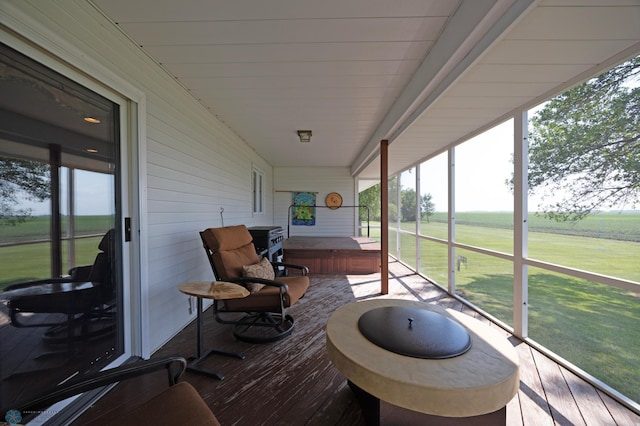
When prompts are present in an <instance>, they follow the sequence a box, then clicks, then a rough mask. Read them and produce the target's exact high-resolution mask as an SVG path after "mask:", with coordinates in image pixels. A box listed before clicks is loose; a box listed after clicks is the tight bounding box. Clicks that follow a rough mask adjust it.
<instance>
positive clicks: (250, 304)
mask: <svg viewBox="0 0 640 426" xmlns="http://www.w3.org/2000/svg"><path fill="white" fill-rule="evenodd" d="M200 237H201V238H202V243H203V244H204V249H205V251H206V253H207V258H208V259H209V262H210V263H211V268H212V269H213V274H214V275H215V277H216V279H217V280H218V281H227V282H233V283H238V284H241V285H243V286H245V287H247V289H248V290H249V291H250V292H251V294H250V295H249V296H247V297H245V298H241V299H226V300H217V301H214V304H213V307H214V315H215V318H216V321H218V322H220V323H223V324H233V325H234V327H233V334H234V336H235V337H236V338H237V339H239V340H242V341H245V342H250V343H265V342H273V341H275V340H279V339H282V338H283V337H286V336H288V335H289V334H291V332H292V331H293V326H294V321H293V318H292V317H291V316H290V315H288V314H287V313H286V309H287V308H289V307H290V306H292V305H293V304H295V303H296V302H297V301H298V300H299V299H300V298H301V297H303V296H304V294H305V292H306V291H307V289H308V288H309V277H308V273H309V269H308V268H307V267H306V266H300V265H293V264H289V263H281V262H273V263H272V262H269V261H268V259H266V258H263V259H260V258H259V256H258V254H257V253H256V249H255V247H254V245H253V237H252V236H251V233H250V232H249V230H248V229H247V227H246V226H244V225H236V226H227V227H222V228H209V229H206V230H204V231H202V232H200ZM239 312H242V313H245V315H244V316H241V317H240V318H238V315H237V314H233V313H239Z"/></svg>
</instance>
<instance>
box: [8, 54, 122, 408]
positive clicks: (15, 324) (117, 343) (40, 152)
mask: <svg viewBox="0 0 640 426" xmlns="http://www.w3.org/2000/svg"><path fill="white" fill-rule="evenodd" d="M0 92H2V96H1V97H0V407H1V408H2V409H10V408H12V405H13V404H16V403H17V402H18V401H20V400H23V399H26V398H28V397H29V396H30V395H33V394H35V393H37V392H39V391H41V390H43V389H46V388H47V387H49V386H52V385H54V384H56V383H59V382H61V381H63V380H65V379H66V378H68V377H70V376H72V375H76V374H85V373H87V372H92V371H95V370H97V369H101V368H103V367H104V366H106V365H107V364H109V363H110V362H111V361H112V360H113V359H115V358H117V357H118V356H119V355H121V354H122V353H123V337H122V336H123V323H122V306H121V295H122V273H121V270H122V267H121V265H122V262H121V257H122V256H121V247H120V245H119V244H118V242H119V241H121V240H122V238H121V230H120V227H119V224H120V223H121V222H122V221H121V218H120V213H119V211H118V209H117V206H118V205H119V203H118V199H119V196H120V194H119V192H118V190H117V188H119V176H120V169H119V139H118V135H119V123H118V116H119V111H118V105H117V104H115V103H113V102H111V101H110V100H108V99H105V98H104V97H102V96H100V95H98V94H96V93H94V92H93V91H91V90H89V89H87V88H85V87H83V86H81V85H79V84H77V83H75V82H73V81H71V80H69V79H67V78H66V77H64V76H62V75H60V74H58V73H56V72H54V71H52V70H51V69H48V68H46V67H44V66H42V65H40V64H38V63H36V62H34V61H32V60H30V59H29V58H26V57H24V56H23V55H21V54H20V53H18V52H16V51H13V50H12V49H10V48H8V47H6V46H4V45H1V44H0ZM0 418H4V412H2V413H0ZM23 420H24V419H23ZM27 420H28V419H27Z"/></svg>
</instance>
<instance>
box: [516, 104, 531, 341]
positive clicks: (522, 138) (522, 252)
mask: <svg viewBox="0 0 640 426" xmlns="http://www.w3.org/2000/svg"><path fill="white" fill-rule="evenodd" d="M513 121H514V125H513V130H514V134H513V141H514V147H513V148H514V151H513V153H514V155H513V158H514V161H513V166H514V170H513V184H514V191H513V192H514V199H513V201H514V206H513V207H514V208H513V214H514V218H513V219H514V220H513V224H514V230H513V231H514V232H513V235H514V241H513V251H514V253H513V255H514V256H513V257H514V259H513V328H514V333H515V335H516V336H518V337H520V338H523V339H524V338H526V337H527V335H528V315H529V313H528V311H529V290H528V268H527V265H526V263H525V262H524V260H525V259H526V258H527V256H528V248H527V245H528V243H527V232H528V228H529V226H528V223H527V221H528V205H527V194H528V187H529V185H528V181H527V174H528V168H529V161H528V129H527V126H528V116H527V111H526V110H523V111H520V112H519V113H518V114H516V115H514V117H513Z"/></svg>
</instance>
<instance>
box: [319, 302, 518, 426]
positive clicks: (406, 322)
mask: <svg viewBox="0 0 640 426" xmlns="http://www.w3.org/2000/svg"><path fill="white" fill-rule="evenodd" d="M389 308H391V309H389ZM367 313H368V314H367ZM433 314H436V315H435V316H434V315H433ZM404 316H407V318H404ZM371 317H373V322H372V318H371ZM361 318H362V321H361ZM376 321H377V322H376ZM362 322H364V323H365V324H364V326H363V324H362ZM378 326H380V327H381V328H380V329H381V330H382V332H376V330H378ZM458 326H460V327H458ZM429 327H431V328H432V332H431V333H430V331H429V330H428V328H429ZM361 328H362V329H363V330H364V334H363V332H362V331H361ZM425 328H426V330H425ZM326 331H327V336H326V338H327V353H328V355H329V359H330V360H331V362H332V363H333V364H334V366H335V367H336V368H337V369H338V370H339V371H340V372H341V373H342V374H343V375H344V376H345V377H346V378H347V380H348V383H349V386H350V387H351V389H352V390H353V391H354V393H355V395H356V397H357V398H358V400H359V401H360V404H361V406H362V410H363V414H364V417H365V420H366V422H367V424H368V425H369V424H373V425H377V424H381V423H382V424H399V423H402V424H413V423H415V424H428V423H429V422H430V421H432V422H434V423H436V424H456V425H458V424H492V425H494V424H505V423H506V405H507V403H508V402H509V401H510V400H511V398H513V397H514V396H515V394H516V393H517V392H518V386H519V381H520V378H519V362H518V355H517V353H516V351H515V349H514V347H513V346H512V345H511V343H509V341H508V340H507V339H506V338H505V337H504V336H503V335H502V334H500V333H499V332H498V331H497V330H494V329H492V328H491V327H489V326H487V325H485V324H483V323H481V322H480V321H478V320H476V319H474V318H472V317H470V316H468V315H465V314H462V313H460V312H457V311H453V310H449V309H447V310H445V309H443V308H441V307H439V306H436V305H430V304H427V303H424V302H417V301H410V300H397V299H376V300H367V301H363V302H356V303H351V304H349V305H345V306H343V307H341V308H339V309H338V310H336V311H335V312H334V313H333V314H332V315H331V317H330V318H329V321H328V322H327V330H326ZM449 333H452V334H451V335H452V337H453V338H454V339H455V340H456V341H457V343H456V344H454V345H444V346H445V349H442V345H438V344H435V345H431V344H429V342H425V340H433V341H435V342H436V343H437V340H438V339H442V338H443V336H445V337H446V335H447V334H449ZM385 334H388V335H389V336H390V338H389V340H390V341H397V340H400V341H401V344H402V345H406V344H407V343H406V342H411V341H412V340H416V348H417V349H416V351H417V352H415V353H414V349H410V350H407V349H406V346H401V347H402V349H397V348H396V347H395V346H394V344H393V343H392V344H391V346H390V345H389V344H387V342H386V340H385V338H384V335H385ZM467 335H468V341H467V337H466V336H467ZM403 336H405V337H403ZM380 339H382V341H380ZM445 340H446V339H445ZM432 346H435V352H434V354H435V355H433V356H431V355H430V354H429V353H427V354H425V352H424V350H425V348H427V349H426V351H427V352H429V350H431V348H432ZM447 346H450V348H447ZM442 350H445V351H451V354H446V353H443V352H442ZM407 353H408V354H409V355H407Z"/></svg>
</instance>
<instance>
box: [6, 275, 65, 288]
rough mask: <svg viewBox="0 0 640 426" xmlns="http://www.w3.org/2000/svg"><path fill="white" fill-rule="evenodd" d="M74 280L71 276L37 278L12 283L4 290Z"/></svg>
mask: <svg viewBox="0 0 640 426" xmlns="http://www.w3.org/2000/svg"><path fill="white" fill-rule="evenodd" d="M73 281H74V280H72V279H71V278H70V277H60V278H46V279H43V280H35V281H28V282H24V283H17V284H12V285H10V286H7V287H5V288H4V290H3V291H9V290H19V289H22V288H29V287H34V286H37V285H41V284H59V283H71V282H73Z"/></svg>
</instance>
